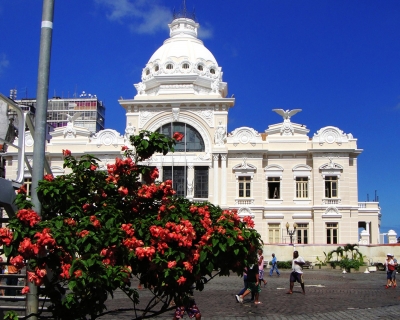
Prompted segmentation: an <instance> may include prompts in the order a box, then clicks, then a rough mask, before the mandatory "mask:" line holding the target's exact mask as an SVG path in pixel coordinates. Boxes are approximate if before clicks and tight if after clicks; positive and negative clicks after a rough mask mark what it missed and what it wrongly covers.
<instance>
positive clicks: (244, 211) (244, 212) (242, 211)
mask: <svg viewBox="0 0 400 320" xmlns="http://www.w3.org/2000/svg"><path fill="white" fill-rule="evenodd" d="M238 215H239V217H241V218H244V217H248V216H250V217H252V218H254V217H255V214H254V213H253V212H252V211H251V209H250V208H249V207H241V208H239V209H238Z"/></svg>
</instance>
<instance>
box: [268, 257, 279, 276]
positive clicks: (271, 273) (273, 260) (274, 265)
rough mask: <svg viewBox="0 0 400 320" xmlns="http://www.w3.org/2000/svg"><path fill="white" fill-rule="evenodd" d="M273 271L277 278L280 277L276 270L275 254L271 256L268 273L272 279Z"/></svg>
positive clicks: (276, 260)
mask: <svg viewBox="0 0 400 320" xmlns="http://www.w3.org/2000/svg"><path fill="white" fill-rule="evenodd" d="M274 270H275V271H276V274H277V275H278V277H279V276H280V275H281V273H280V272H279V270H278V259H277V258H276V257H275V253H273V254H272V260H271V270H270V271H269V276H270V277H272V275H273V273H274Z"/></svg>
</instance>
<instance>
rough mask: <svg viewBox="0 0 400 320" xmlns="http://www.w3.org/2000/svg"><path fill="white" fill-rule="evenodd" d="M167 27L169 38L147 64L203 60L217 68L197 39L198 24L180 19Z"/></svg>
mask: <svg viewBox="0 0 400 320" xmlns="http://www.w3.org/2000/svg"><path fill="white" fill-rule="evenodd" d="M169 27H170V30H171V31H170V38H169V39H167V40H165V41H164V44H163V45H162V46H161V47H160V48H158V49H157V51H156V52H154V54H153V55H152V56H151V58H150V60H149V62H148V64H150V63H154V62H156V61H159V62H160V63H163V62H164V63H165V62H168V61H169V60H179V59H180V58H181V59H182V58H183V59H185V58H186V60H188V61H189V62H191V63H194V62H197V61H198V60H203V61H207V62H208V63H209V64H213V65H215V66H218V63H217V60H215V58H214V55H213V54H212V53H211V52H210V50H208V49H207V48H206V47H205V46H204V44H203V41H201V40H199V39H198V38H197V29H198V27H199V24H198V23H195V22H194V21H193V20H191V19H187V18H180V19H175V20H174V21H173V22H172V23H171V24H170V25H169Z"/></svg>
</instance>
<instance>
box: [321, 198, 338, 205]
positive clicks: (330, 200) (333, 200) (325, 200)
mask: <svg viewBox="0 0 400 320" xmlns="http://www.w3.org/2000/svg"><path fill="white" fill-rule="evenodd" d="M341 202H342V199H339V198H323V199H322V204H327V205H331V204H340V203H341Z"/></svg>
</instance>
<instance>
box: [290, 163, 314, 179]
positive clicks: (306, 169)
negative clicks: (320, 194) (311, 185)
mask: <svg viewBox="0 0 400 320" xmlns="http://www.w3.org/2000/svg"><path fill="white" fill-rule="evenodd" d="M292 171H293V179H294V180H296V178H297V177H307V178H308V180H311V171H312V168H311V167H310V166H308V165H306V164H298V165H296V166H294V167H293V168H292Z"/></svg>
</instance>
